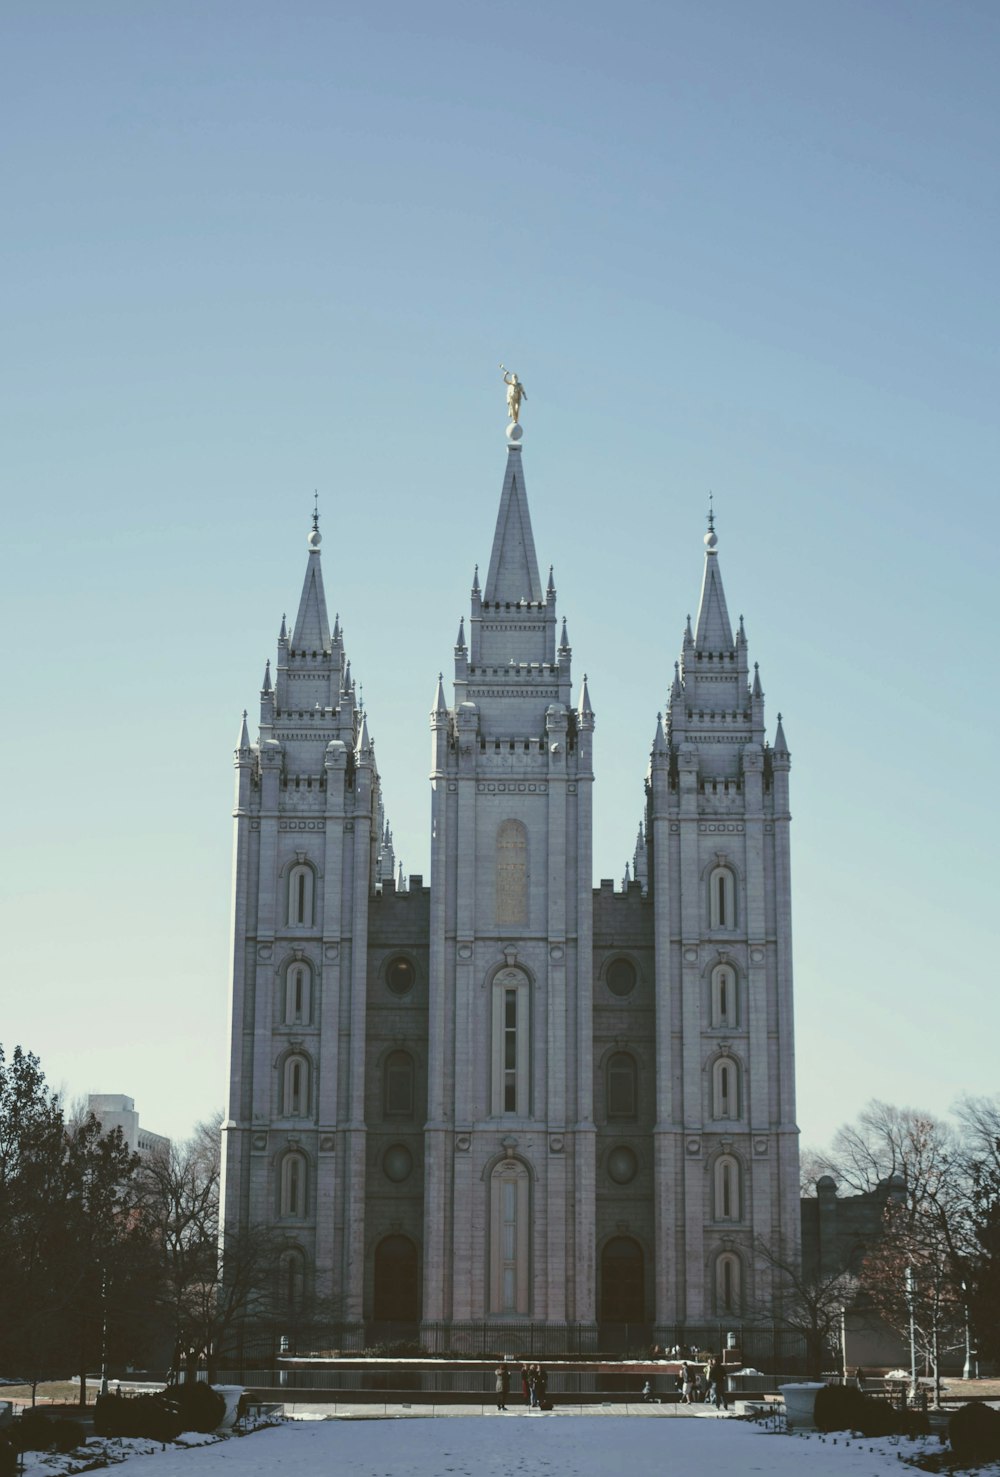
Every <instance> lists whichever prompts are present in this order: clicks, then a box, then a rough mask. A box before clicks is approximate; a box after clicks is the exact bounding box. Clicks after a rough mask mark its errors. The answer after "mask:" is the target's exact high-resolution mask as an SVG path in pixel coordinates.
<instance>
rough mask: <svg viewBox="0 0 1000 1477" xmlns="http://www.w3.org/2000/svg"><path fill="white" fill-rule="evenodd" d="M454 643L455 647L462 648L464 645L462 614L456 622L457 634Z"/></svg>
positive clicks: (463, 617)
mask: <svg viewBox="0 0 1000 1477" xmlns="http://www.w3.org/2000/svg"><path fill="white" fill-rule="evenodd" d="M455 645H456V646H457V647H459V648H464V647H465V616H464V615H463V616H462V619H461V620H460V621H459V623H458V636H457V637H456V639H455Z"/></svg>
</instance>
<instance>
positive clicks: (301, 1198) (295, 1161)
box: [280, 1149, 309, 1221]
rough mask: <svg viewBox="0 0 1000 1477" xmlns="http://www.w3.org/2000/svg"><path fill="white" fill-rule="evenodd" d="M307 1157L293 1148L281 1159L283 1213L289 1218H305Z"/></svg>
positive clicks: (299, 1219)
mask: <svg viewBox="0 0 1000 1477" xmlns="http://www.w3.org/2000/svg"><path fill="white" fill-rule="evenodd" d="M307 1168H308V1166H307V1165H306V1157H305V1155H304V1154H300V1153H299V1151H298V1149H291V1150H290V1151H289V1152H288V1153H287V1154H286V1155H285V1157H284V1158H283V1159H282V1161H281V1202H280V1204H281V1214H282V1216H284V1217H285V1219H287V1220H298V1221H301V1220H304V1219H305V1214H306V1195H307V1192H308V1187H309V1185H308V1174H307Z"/></svg>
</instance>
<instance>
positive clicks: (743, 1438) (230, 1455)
mask: <svg viewBox="0 0 1000 1477" xmlns="http://www.w3.org/2000/svg"><path fill="white" fill-rule="evenodd" d="M848 1440H850V1444H849V1445H845V1442H846V1441H848ZM919 1449H920V1447H918V1446H915V1445H914V1444H913V1443H909V1442H894V1441H891V1440H882V1441H866V1440H865V1441H862V1440H859V1441H855V1440H852V1439H850V1438H847V1437H844V1436H843V1435H841V1436H839V1437H838V1438H837V1444H836V1445H834V1444H833V1438H832V1437H830V1436H828V1437H825V1438H822V1437H820V1436H818V1435H815V1434H813V1435H811V1436H809V1437H806V1436H794V1435H793V1436H784V1435H775V1434H773V1433H772V1432H769V1431H766V1430H764V1429H763V1428H761V1427H759V1426H754V1425H751V1424H749V1423H747V1422H744V1421H734V1420H676V1419H674V1420H657V1419H646V1420H642V1419H637V1418H635V1417H628V1416H571V1415H564V1416H560V1415H537V1416H528V1415H522V1416H512V1417H510V1418H508V1417H505V1416H499V1415H495V1414H491V1415H490V1416H483V1417H478V1418H473V1417H464V1418H463V1417H456V1418H453V1419H448V1418H444V1419H432V1420H427V1419H420V1418H416V1419H407V1418H405V1417H403V1418H396V1419H388V1420H377V1419H375V1420H373V1419H359V1420H333V1421H303V1422H297V1421H292V1422H289V1423H288V1424H286V1425H283V1426H278V1427H274V1428H272V1429H270V1430H266V1431H260V1432H258V1433H256V1434H255V1435H253V1436H250V1437H247V1438H245V1439H235V1438H233V1439H230V1440H226V1441H222V1442H217V1443H215V1444H213V1445H211V1446H206V1447H201V1448H198V1449H194V1450H190V1449H189V1450H182V1449H177V1448H173V1447H168V1448H167V1450H166V1451H155V1452H154V1453H152V1454H151V1455H142V1456H140V1455H136V1456H134V1457H130V1458H128V1459H127V1460H126V1461H125V1462H124V1463H123V1464H122V1466H121V1467H118V1468H117V1469H116V1470H117V1472H118V1473H122V1477H125V1473H127V1477H331V1474H335V1473H347V1474H349V1477H615V1474H618V1473H624V1474H627V1477H664V1473H670V1472H678V1473H682V1474H686V1477H745V1474H751V1473H757V1472H759V1473H762V1474H766V1477H806V1474H807V1477H888V1474H889V1473H893V1474H895V1477H899V1473H900V1471H901V1470H903V1471H910V1472H912V1473H914V1477H916V1469H914V1468H905V1467H904V1468H901V1464H900V1461H899V1453H900V1452H902V1453H905V1454H912V1453H914V1452H915V1451H917V1450H919ZM928 1449H939V1448H937V1446H936V1443H935V1446H934V1447H932V1448H928ZM986 1470H987V1469H985V1468H981V1469H980V1471H981V1472H982V1473H983V1474H984V1477H985V1472H986ZM991 1470H992V1471H993V1472H997V1471H1000V1468H996V1467H994V1468H992V1469H991ZM37 1477H41V1473H38V1474H37Z"/></svg>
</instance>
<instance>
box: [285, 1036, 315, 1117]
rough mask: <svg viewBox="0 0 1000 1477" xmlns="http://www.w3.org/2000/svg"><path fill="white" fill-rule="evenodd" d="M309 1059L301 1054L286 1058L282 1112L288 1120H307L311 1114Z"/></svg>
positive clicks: (297, 1053)
mask: <svg viewBox="0 0 1000 1477" xmlns="http://www.w3.org/2000/svg"><path fill="white" fill-rule="evenodd" d="M309 1086H310V1084H309V1059H308V1057H305V1056H303V1055H302V1054H301V1053H300V1052H296V1053H295V1054H294V1055H292V1056H289V1057H286V1058H285V1069H284V1071H283V1073H282V1081H281V1087H282V1092H281V1110H282V1112H283V1113H284V1115H285V1117H286V1118H305V1117H307V1116H308V1113H309Z"/></svg>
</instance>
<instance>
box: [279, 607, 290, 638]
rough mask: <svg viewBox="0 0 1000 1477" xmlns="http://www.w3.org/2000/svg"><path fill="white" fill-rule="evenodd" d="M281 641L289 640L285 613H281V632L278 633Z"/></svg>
mask: <svg viewBox="0 0 1000 1477" xmlns="http://www.w3.org/2000/svg"><path fill="white" fill-rule="evenodd" d="M278 640H279V641H287V640H288V627H287V626H286V625H285V612H284V611H282V612H281V630H280V631H279V632H278Z"/></svg>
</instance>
